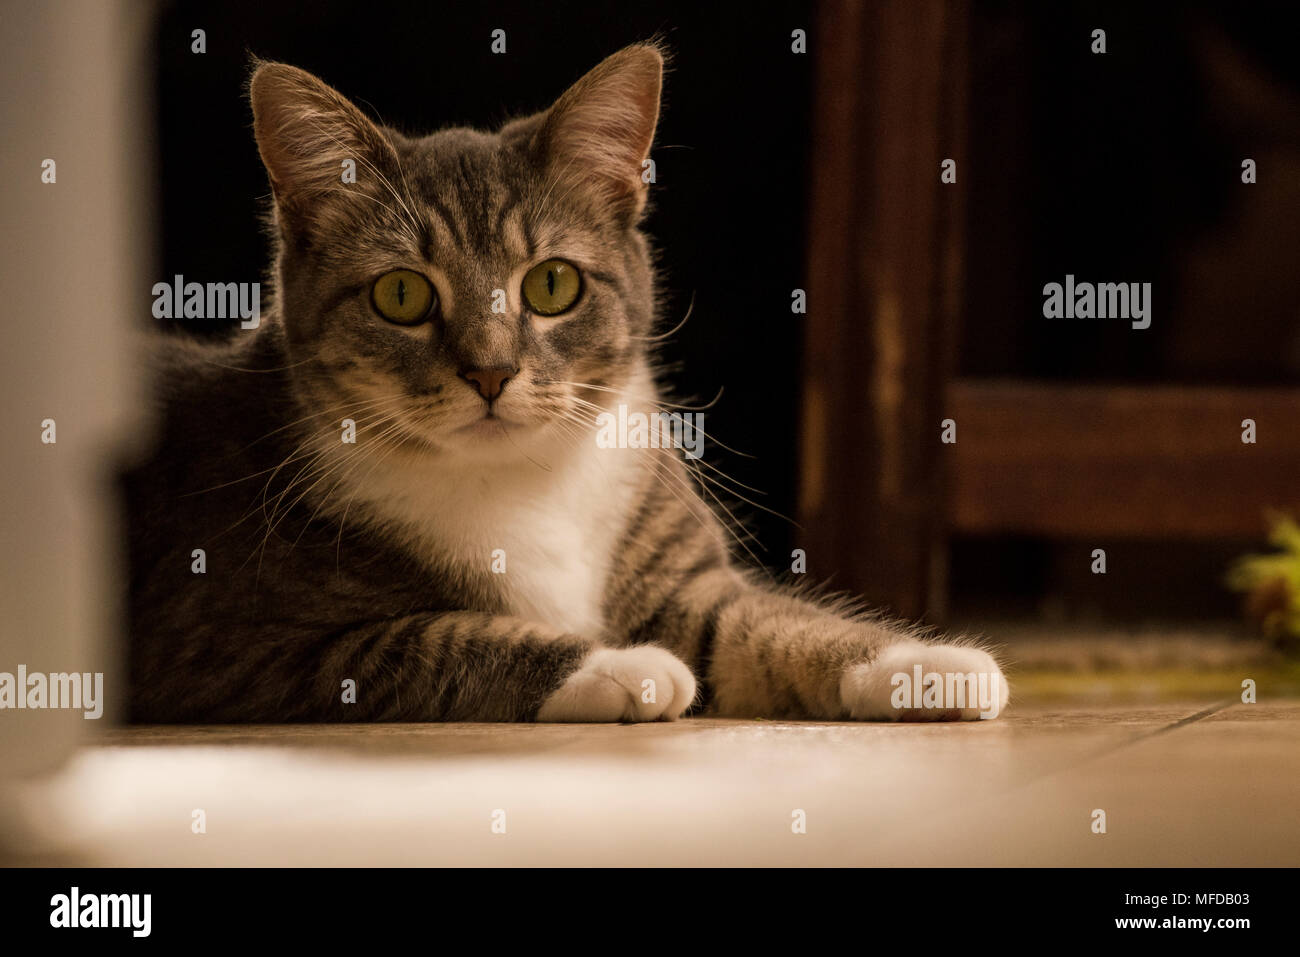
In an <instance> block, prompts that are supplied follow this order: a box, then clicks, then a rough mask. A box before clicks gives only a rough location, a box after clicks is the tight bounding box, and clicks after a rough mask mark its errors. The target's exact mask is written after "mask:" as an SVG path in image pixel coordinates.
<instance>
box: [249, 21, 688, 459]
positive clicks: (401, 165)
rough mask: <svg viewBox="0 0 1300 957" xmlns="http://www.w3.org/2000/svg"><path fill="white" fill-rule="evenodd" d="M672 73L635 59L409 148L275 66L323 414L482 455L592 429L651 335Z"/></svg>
mask: <svg viewBox="0 0 1300 957" xmlns="http://www.w3.org/2000/svg"><path fill="white" fill-rule="evenodd" d="M662 74H663V56H662V54H661V52H660V50H659V49H658V47H656V46H654V45H652V44H638V45H635V46H630V47H627V48H626V49H624V50H621V51H620V52H618V53H616V54H614V55H613V56H611V57H609V58H608V59H606V60H605V61H604V62H602V63H601V64H600V65H598V66H597V67H596V68H595V69H593V70H592V71H591V72H590V73H588V74H587V75H586V76H584V77H582V79H580V80H579V81H578V82H577V83H575V84H574V85H573V86H572V87H571V88H570V89H569V90H568V91H567V92H565V93H564V95H563V96H561V97H560V98H559V99H558V100H557V101H556V102H555V103H554V105H552V106H551V107H550V108H549V109H548V110H545V111H543V112H541V113H538V114H535V115H533V116H528V117H524V118H521V119H516V120H514V121H512V122H509V123H507V124H505V125H504V126H503V127H502V128H500V129H499V130H497V131H495V132H487V133H485V132H479V131H475V130H470V129H445V130H442V131H440V132H436V133H433V134H431V135H428V136H423V137H420V138H410V137H408V136H405V135H403V134H401V133H399V132H397V131H395V130H392V129H388V128H385V127H382V126H380V125H377V124H376V123H373V122H371V120H370V119H368V118H367V117H366V116H365V114H364V113H362V111H361V110H360V109H358V108H357V107H356V106H354V105H353V104H352V103H350V102H349V101H348V100H347V99H345V98H344V97H343V96H342V95H340V94H339V93H337V92H336V91H335V90H333V89H332V88H330V87H329V86H327V85H326V84H325V83H323V82H322V81H321V80H319V79H317V78H316V77H315V76H313V75H312V74H310V73H307V72H306V71H303V70H300V69H297V68H296V67H292V66H287V65H285V64H280V63H267V62H263V63H261V64H259V65H258V67H257V68H256V71H255V72H254V74H253V77H252V82H251V87H250V93H251V99H252V105H253V114H254V128H255V132H256V136H257V144H258V148H259V150H260V152H261V155H262V160H263V162H264V163H265V165H266V169H267V172H268V173H269V176H270V180H271V187H272V192H273V195H274V229H275V232H276V235H277V246H278V254H277V262H276V277H275V278H276V289H277V299H278V307H279V308H278V312H279V321H280V322H282V323H283V327H284V334H285V338H286V341H287V343H288V349H289V359H290V362H289V368H290V369H291V370H292V372H291V374H292V375H293V377H294V383H295V386H296V388H297V390H298V392H299V394H300V396H301V397H302V399H303V400H304V401H305V402H307V403H308V405H309V407H310V408H312V409H315V410H317V411H319V412H321V413H322V414H323V415H325V416H326V417H333V418H335V419H336V420H337V418H338V417H340V416H343V415H350V416H352V417H354V418H355V419H356V421H357V422H358V424H359V425H361V426H363V427H364V425H365V423H371V424H373V425H375V426H376V427H379V426H382V427H383V428H384V429H389V430H390V431H389V432H388V433H387V434H388V435H389V437H391V438H399V437H400V438H401V439H402V440H403V441H405V442H415V443H416V444H422V443H426V444H427V445H428V446H431V447H436V448H444V449H459V450H463V451H464V450H474V451H477V452H483V451H485V450H490V449H493V448H495V447H497V446H499V445H500V444H501V443H503V442H507V443H509V442H514V441H516V440H518V439H519V438H521V437H525V438H526V437H528V436H536V435H538V434H541V433H545V432H546V431H548V430H557V429H558V430H560V431H561V432H563V431H565V430H567V431H568V432H570V433H571V432H572V429H573V426H574V425H575V424H577V423H581V422H589V421H590V420H591V419H592V418H593V412H595V411H596V410H595V408H594V406H596V405H600V406H604V405H606V404H608V403H609V401H610V400H611V399H612V398H613V396H614V395H615V392H616V391H617V390H619V389H620V388H622V387H623V386H625V385H626V383H627V382H628V380H629V377H631V376H633V375H635V374H637V373H638V371H639V370H640V369H642V368H643V363H644V348H643V345H642V344H641V340H643V339H644V338H645V337H646V336H647V335H648V334H649V331H650V329H651V326H652V324H653V319H654V316H653V312H654V302H653V299H654V296H653V289H652V269H651V264H650V256H649V252H648V249H647V244H646V242H645V239H644V237H643V236H642V234H641V233H640V231H639V230H638V223H639V221H640V218H641V215H642V213H643V211H644V208H645V203H646V191H647V188H648V187H647V185H646V181H645V180H646V179H648V178H649V177H643V161H644V160H645V159H646V157H647V154H648V153H649V150H650V144H651V141H652V139H653V137H654V130H655V124H656V122H657V120H658V114H659V94H660V87H661V82H662ZM506 433H509V434H506Z"/></svg>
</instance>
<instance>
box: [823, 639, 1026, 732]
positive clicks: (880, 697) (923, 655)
mask: <svg viewBox="0 0 1300 957" xmlns="http://www.w3.org/2000/svg"><path fill="white" fill-rule="evenodd" d="M936 676H937V677H936ZM1010 696H1011V689H1010V687H1009V686H1008V685H1007V681H1006V678H1004V677H1003V675H1002V669H1000V668H999V667H998V665H997V662H996V661H994V660H993V656H992V655H990V654H989V653H988V652H987V651H983V650H981V649H979V648H968V647H965V646H963V645H931V644H926V643H925V642H920V641H907V642H899V643H898V644H896V645H890V646H889V647H887V648H885V649H884V650H883V651H881V653H880V655H879V657H877V658H876V660H875V661H873V662H870V663H869V664H860V665H853V666H852V667H850V668H849V669H848V670H846V671H845V672H844V677H843V678H842V679H841V680H840V701H841V702H842V703H843V705H844V708H845V710H846V711H848V713H849V717H852V718H857V719H859V720H866V721H959V720H960V721H973V720H975V719H977V718H996V717H997V716H998V715H999V714H1001V713H1002V709H1004V708H1005V707H1006V706H1007V702H1008V701H1009V700H1010Z"/></svg>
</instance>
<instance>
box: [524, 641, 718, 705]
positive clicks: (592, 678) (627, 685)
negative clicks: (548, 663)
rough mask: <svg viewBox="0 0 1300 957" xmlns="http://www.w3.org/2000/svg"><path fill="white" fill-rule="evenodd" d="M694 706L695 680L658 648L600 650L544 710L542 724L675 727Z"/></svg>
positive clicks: (679, 664)
mask: <svg viewBox="0 0 1300 957" xmlns="http://www.w3.org/2000/svg"><path fill="white" fill-rule="evenodd" d="M694 700H695V676H694V675H692V674H691V669H690V668H688V667H686V665H684V664H682V662H681V661H679V660H678V659H677V657H676V656H674V655H673V654H671V653H670V652H667V651H665V650H664V649H662V648H656V647H655V646H654V645H639V646H637V647H635V648H599V649H597V650H596V651H593V652H592V653H591V654H589V655H588V656H587V657H586V659H585V660H584V661H583V662H582V666H581V667H580V668H578V670H577V671H575V672H574V673H573V674H571V675H570V676H569V678H568V680H566V681H565V682H564V684H563V685H561V686H560V688H559V690H558V691H556V692H554V693H553V694H552V695H551V696H550V697H549V698H547V699H546V701H545V702H544V703H543V704H542V708H541V710H540V711H538V712H537V720H538V721H674V720H676V719H677V718H680V717H681V716H682V714H683V713H684V712H685V711H686V709H687V708H689V707H690V706H691V702H693V701H694Z"/></svg>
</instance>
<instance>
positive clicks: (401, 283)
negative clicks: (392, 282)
mask: <svg viewBox="0 0 1300 957" xmlns="http://www.w3.org/2000/svg"><path fill="white" fill-rule="evenodd" d="M397 304H398V305H399V306H404V305H406V281H405V280H402V279H399V280H397Z"/></svg>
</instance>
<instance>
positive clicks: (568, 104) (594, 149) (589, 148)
mask: <svg viewBox="0 0 1300 957" xmlns="http://www.w3.org/2000/svg"><path fill="white" fill-rule="evenodd" d="M663 72H664V56H663V53H662V52H661V51H660V49H659V47H658V46H656V45H655V44H652V43H637V44H634V45H632V46H630V47H624V48H623V49H622V50H620V51H619V52H617V53H615V54H614V55H613V56H610V57H607V58H606V59H605V60H603V61H602V62H601V63H600V64H599V65H597V66H596V67H595V68H594V69H593V70H591V72H589V73H588V74H587V75H586V76H584V77H583V78H582V79H580V80H579V81H578V82H577V83H575V84H573V86H571V87H569V89H568V90H567V91H565V93H564V95H563V96H561V97H560V98H559V99H558V100H557V101H556V102H555V105H554V106H552V107H551V108H550V110H549V111H547V114H546V119H545V121H544V122H543V123H542V126H541V129H540V130H539V131H538V134H537V135H538V142H539V145H540V147H541V149H542V150H543V152H544V155H545V160H546V165H547V173H548V176H549V177H551V178H554V179H557V180H580V181H582V182H584V183H586V184H588V188H589V189H592V190H595V191H596V193H597V197H598V199H599V200H600V201H602V202H604V203H607V204H609V205H610V206H611V207H613V208H614V209H616V210H617V211H618V212H621V213H623V214H625V215H628V216H629V217H630V218H632V219H635V218H636V217H637V216H638V215H639V214H640V213H641V210H642V209H644V208H645V201H646V191H647V189H648V186H647V183H646V181H645V179H644V178H643V175H642V174H643V172H644V167H643V165H642V164H643V162H644V161H645V160H646V159H647V158H648V155H649V153H650V144H651V143H652V142H653V140H654V135H655V124H656V123H658V121H659V94H660V90H661V88H662V86H663Z"/></svg>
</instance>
